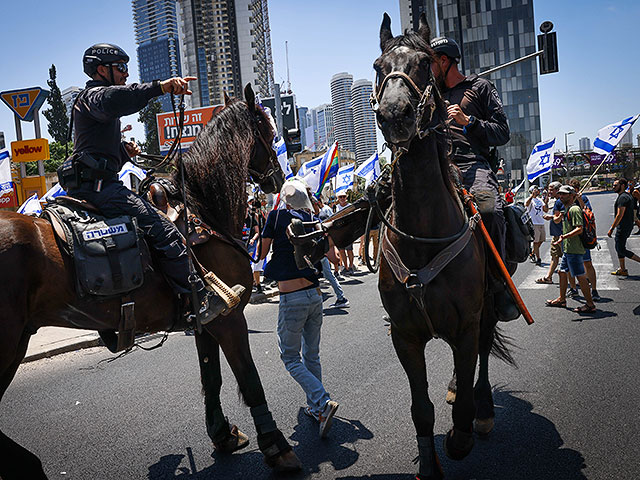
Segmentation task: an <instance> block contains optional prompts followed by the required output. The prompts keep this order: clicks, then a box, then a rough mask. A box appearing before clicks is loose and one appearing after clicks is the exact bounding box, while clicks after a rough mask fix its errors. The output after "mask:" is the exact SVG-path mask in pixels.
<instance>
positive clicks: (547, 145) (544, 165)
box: [527, 138, 556, 182]
mask: <svg viewBox="0 0 640 480" xmlns="http://www.w3.org/2000/svg"><path fill="white" fill-rule="evenodd" d="M555 144H556V139H555V138H554V139H553V140H544V141H542V142H540V143H536V145H535V147H533V150H532V151H531V155H529V160H528V161H527V177H528V178H529V181H530V182H532V181H533V180H535V179H536V178H538V177H539V176H540V175H544V174H545V173H549V172H550V171H551V167H553V147H554V146H555Z"/></svg>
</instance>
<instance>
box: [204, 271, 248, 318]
mask: <svg viewBox="0 0 640 480" xmlns="http://www.w3.org/2000/svg"><path fill="white" fill-rule="evenodd" d="M204 281H205V284H206V286H205V288H206V289H207V290H209V291H211V292H214V293H215V294H216V295H218V296H219V297H220V298H222V300H224V302H225V303H226V304H227V309H228V311H231V310H232V309H233V308H235V307H236V306H237V305H238V304H239V303H240V301H241V298H240V297H241V296H242V294H243V293H244V292H245V290H246V289H245V288H244V287H243V286H242V285H234V286H233V287H229V286H228V285H227V284H226V283H224V282H223V281H222V280H220V278H218V276H217V275H216V274H215V273H213V272H207V273H206V274H205V275H204ZM227 313H228V312H227ZM223 314H224V312H223Z"/></svg>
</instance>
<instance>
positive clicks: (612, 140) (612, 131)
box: [593, 115, 639, 155]
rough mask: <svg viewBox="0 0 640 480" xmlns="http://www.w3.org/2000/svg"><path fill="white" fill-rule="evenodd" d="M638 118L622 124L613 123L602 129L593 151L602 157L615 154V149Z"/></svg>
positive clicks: (629, 119) (623, 121)
mask: <svg viewBox="0 0 640 480" xmlns="http://www.w3.org/2000/svg"><path fill="white" fill-rule="evenodd" d="M638 116H639V115H636V116H635V117H629V118H625V119H624V120H622V121H621V122H618V123H612V124H611V125H607V126H606V127H604V128H601V129H600V130H599V131H598V136H597V137H596V139H595V140H594V141H593V151H594V152H596V153H599V154H601V155H608V154H609V153H611V152H613V149H614V148H616V145H618V143H620V140H622V137H624V136H625V134H626V133H627V132H628V131H629V129H630V128H631V126H632V125H633V124H634V122H635V121H636V120H637V119H638Z"/></svg>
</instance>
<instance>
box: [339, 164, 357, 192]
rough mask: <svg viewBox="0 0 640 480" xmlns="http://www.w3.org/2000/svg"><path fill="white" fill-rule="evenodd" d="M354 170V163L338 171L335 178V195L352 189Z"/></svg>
mask: <svg viewBox="0 0 640 480" xmlns="http://www.w3.org/2000/svg"><path fill="white" fill-rule="evenodd" d="M355 169H356V164H355V163H350V164H349V165H345V166H344V167H340V168H339V169H338V175H337V176H336V188H335V189H334V192H335V193H339V192H346V191H347V190H349V189H350V188H353V174H354V172H355Z"/></svg>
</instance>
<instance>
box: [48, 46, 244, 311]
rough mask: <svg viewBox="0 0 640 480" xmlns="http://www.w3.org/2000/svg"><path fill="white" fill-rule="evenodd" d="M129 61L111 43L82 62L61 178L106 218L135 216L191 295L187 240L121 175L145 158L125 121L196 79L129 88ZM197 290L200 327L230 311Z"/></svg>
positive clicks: (175, 281) (167, 271) (170, 275)
mask: <svg viewBox="0 0 640 480" xmlns="http://www.w3.org/2000/svg"><path fill="white" fill-rule="evenodd" d="M128 61H129V56H128V55H127V54H126V53H125V52H124V51H123V50H122V49H121V48H120V47H118V46H117V45H113V44H109V43H100V44H96V45H93V46H92V47H89V48H88V49H87V50H86V51H85V53H84V56H83V58H82V63H83V67H84V72H85V73H86V74H87V75H89V77H91V80H89V81H88V82H87V84H86V87H85V89H84V90H83V91H82V92H81V93H80V94H79V95H78V97H77V99H76V102H75V104H74V106H73V110H72V113H71V115H72V117H71V118H72V123H73V131H74V148H73V155H72V157H70V158H71V161H70V162H65V164H66V165H67V168H64V169H62V170H59V171H58V177H59V180H60V183H61V184H62V186H63V187H64V188H65V189H66V190H67V193H68V194H69V195H70V196H72V197H75V198H78V199H82V200H87V201H89V202H90V203H92V204H94V205H95V206H96V207H98V208H99V209H100V210H101V211H102V213H103V214H104V215H105V216H106V217H117V216H120V215H130V216H132V217H135V218H136V219H137V223H138V226H139V227H140V228H141V229H142V230H143V231H144V235H145V238H146V239H147V241H148V242H149V246H150V247H151V248H152V249H154V250H155V251H156V252H157V253H158V264H159V265H158V266H159V267H160V269H161V270H162V272H163V274H164V276H165V278H166V279H167V281H168V282H169V284H170V285H171V287H172V288H173V290H174V291H175V293H177V294H179V295H181V294H188V293H190V292H191V286H190V284H189V280H188V278H189V271H190V269H189V259H188V255H187V252H186V247H185V245H184V243H183V237H182V235H181V234H180V233H179V232H178V230H177V228H176V227H175V226H174V225H173V223H171V221H169V220H168V219H167V218H166V217H165V216H163V215H161V214H160V212H159V211H158V210H156V208H155V207H154V206H153V205H152V204H151V203H150V202H148V201H147V200H146V199H144V198H142V197H140V196H138V195H136V194H135V193H134V192H132V191H131V190H129V189H128V188H127V187H125V186H124V185H123V184H122V182H120V181H119V180H118V172H119V171H120V169H121V168H122V166H123V165H124V164H125V163H126V162H127V161H128V160H129V158H130V157H133V156H135V155H136V154H138V153H140V149H139V147H138V146H137V145H135V144H133V143H127V142H122V141H121V137H120V117H121V116H125V115H131V114H133V113H136V112H138V111H140V110H142V109H143V108H144V107H145V106H146V105H147V103H148V102H149V100H151V99H152V98H154V97H158V96H160V95H163V94H165V93H173V94H175V95H181V94H187V95H190V94H191V91H190V90H189V85H188V82H189V81H191V80H195V77H184V78H180V77H175V78H170V79H167V80H163V81H158V80H154V81H153V82H151V83H143V84H137V83H133V84H131V85H126V80H127V77H128V76H129V74H128V66H127V62H128ZM238 288H240V289H242V287H241V286H236V287H234V290H237V289H238ZM197 289H198V292H199V300H200V303H201V304H200V305H199V306H198V311H199V312H200V319H201V323H202V324H206V323H208V322H210V321H211V320H213V319H214V318H215V317H216V316H218V315H219V314H220V313H221V312H222V310H224V308H226V303H225V302H224V301H223V300H222V299H221V298H220V297H218V296H216V295H214V294H213V293H212V292H210V291H209V290H207V289H205V287H204V283H203V282H202V280H201V279H198V284H197ZM190 310H191V311H194V310H195V309H193V308H191V309H190ZM194 313H195V312H194Z"/></svg>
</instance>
